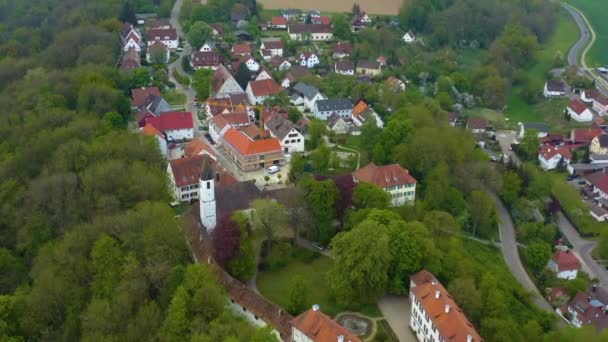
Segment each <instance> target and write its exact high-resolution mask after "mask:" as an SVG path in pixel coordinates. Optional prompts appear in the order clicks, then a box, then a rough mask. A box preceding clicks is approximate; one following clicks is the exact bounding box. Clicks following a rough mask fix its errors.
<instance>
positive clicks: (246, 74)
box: [234, 63, 251, 89]
mask: <svg viewBox="0 0 608 342" xmlns="http://www.w3.org/2000/svg"><path fill="white" fill-rule="evenodd" d="M234 78H235V79H236V82H237V83H238V84H239V85H240V86H241V88H243V89H247V84H248V83H249V81H251V71H249V68H247V64H245V63H241V64H239V66H238V68H237V69H236V74H235V75H234Z"/></svg>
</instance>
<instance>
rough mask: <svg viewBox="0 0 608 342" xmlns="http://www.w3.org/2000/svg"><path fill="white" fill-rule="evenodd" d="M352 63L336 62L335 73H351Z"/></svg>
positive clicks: (345, 61) (346, 61) (347, 61)
mask: <svg viewBox="0 0 608 342" xmlns="http://www.w3.org/2000/svg"><path fill="white" fill-rule="evenodd" d="M353 70H354V66H353V62H351V61H349V60H347V59H345V60H339V61H337V62H336V71H353Z"/></svg>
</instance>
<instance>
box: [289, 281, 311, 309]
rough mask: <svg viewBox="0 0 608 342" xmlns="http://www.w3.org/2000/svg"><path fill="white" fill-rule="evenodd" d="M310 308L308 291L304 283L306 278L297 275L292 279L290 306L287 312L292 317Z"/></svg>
mask: <svg viewBox="0 0 608 342" xmlns="http://www.w3.org/2000/svg"><path fill="white" fill-rule="evenodd" d="M307 307H308V289H307V288H306V284H305V283H304V277H303V276H301V275H296V276H294V277H293V278H292V279H291V287H290V290H289V305H288V306H287V311H289V312H290V313H291V314H292V315H298V314H300V313H301V312H302V311H304V310H306V308H307Z"/></svg>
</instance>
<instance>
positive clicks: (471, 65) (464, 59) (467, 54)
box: [458, 49, 483, 70]
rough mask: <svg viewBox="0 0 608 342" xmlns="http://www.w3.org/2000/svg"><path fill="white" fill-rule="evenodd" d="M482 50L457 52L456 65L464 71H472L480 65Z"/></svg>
mask: <svg viewBox="0 0 608 342" xmlns="http://www.w3.org/2000/svg"><path fill="white" fill-rule="evenodd" d="M482 52H483V50H482V49H462V50H459V51H458V64H460V65H461V66H462V67H463V68H464V69H466V70H473V69H475V68H477V67H478V66H480V65H481V56H482Z"/></svg>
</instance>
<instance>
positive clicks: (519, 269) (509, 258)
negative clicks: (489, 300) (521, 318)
mask: <svg viewBox="0 0 608 342" xmlns="http://www.w3.org/2000/svg"><path fill="white" fill-rule="evenodd" d="M487 193H488V196H490V198H491V199H492V201H493V202H494V206H495V207H496V212H497V213H498V216H499V217H500V224H499V232H500V249H501V251H502V256H503V258H504V260H505V263H506V264H507V266H508V267H509V270H510V271H511V274H513V276H514V277H515V279H517V281H518V282H519V283H520V284H521V285H522V286H523V287H524V289H526V290H527V291H528V292H530V293H531V295H532V300H533V301H534V303H536V306H538V307H539V308H541V309H543V310H545V311H547V312H553V307H552V306H551V304H549V302H548V301H547V300H546V299H545V297H543V296H542V295H541V294H540V292H538V289H537V288H536V285H534V282H533V281H532V279H530V276H529V275H528V273H527V272H526V270H525V269H524V266H523V264H522V263H521V259H520V258H519V252H518V250H517V240H516V239H515V228H514V227H513V221H512V220H511V215H510V214H509V211H508V210H507V208H505V206H504V204H503V203H502V201H501V200H500V199H499V198H498V196H496V194H494V193H493V192H491V191H487Z"/></svg>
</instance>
